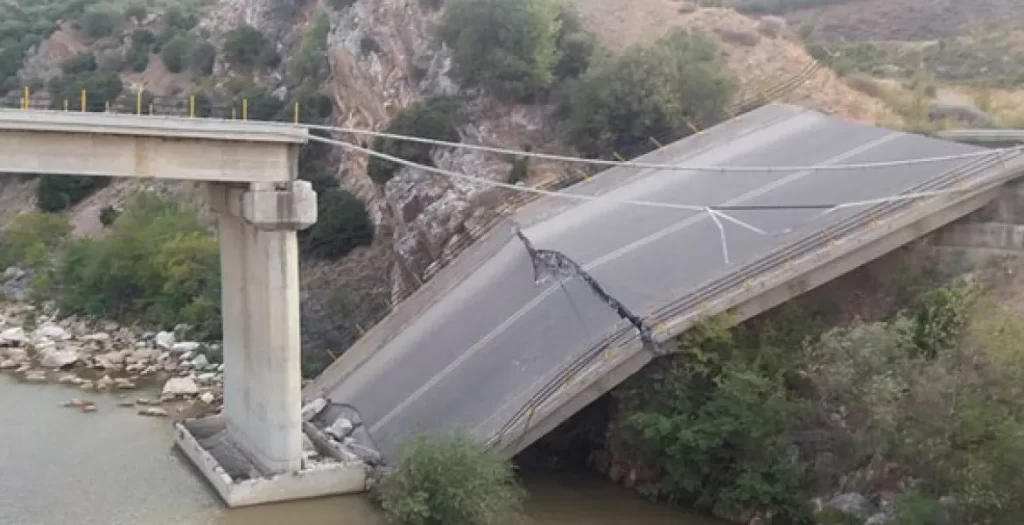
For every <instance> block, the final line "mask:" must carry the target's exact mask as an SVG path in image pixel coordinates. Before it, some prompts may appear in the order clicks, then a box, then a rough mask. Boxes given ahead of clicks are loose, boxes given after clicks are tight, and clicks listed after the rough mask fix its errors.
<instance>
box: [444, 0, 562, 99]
mask: <svg viewBox="0 0 1024 525" xmlns="http://www.w3.org/2000/svg"><path fill="white" fill-rule="evenodd" d="M558 17H559V9H558V6H557V5H556V4H555V3H554V2H553V1H552V0H455V1H453V2H452V3H450V4H449V5H448V6H447V7H446V8H445V12H444V16H443V18H442V20H441V26H440V34H441V38H442V39H443V40H444V41H445V42H446V43H447V44H448V45H449V46H450V47H451V48H452V53H453V58H454V61H455V66H456V69H455V72H456V75H457V76H458V77H459V79H460V80H461V81H462V82H463V83H464V84H466V85H478V86H483V87H485V88H487V89H489V90H491V91H493V92H494V93H495V94H497V95H498V96H501V97H504V98H508V99H516V100H518V99H527V98H530V97H533V96H535V95H538V94H540V93H541V92H542V91H544V90H545V89H547V88H548V87H550V86H551V84H552V83H553V81H554V78H555V77H554V68H555V64H556V63H557V61H558V56H557V45H556V44H557V38H558V34H559V22H558Z"/></svg>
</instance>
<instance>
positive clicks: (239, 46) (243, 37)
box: [224, 25, 280, 68]
mask: <svg viewBox="0 0 1024 525" xmlns="http://www.w3.org/2000/svg"><path fill="white" fill-rule="evenodd" d="M224 56H225V57H226V58H227V60H228V62H229V63H231V64H232V65H234V66H239V67H245V68H255V67H273V66H275V65H277V62H278V61H279V60H280V57H279V56H278V54H277V52H276V51H274V47H273V45H271V43H270V41H269V40H267V38H266V37H265V36H263V33H260V32H259V30H257V29H256V28H255V27H252V26H249V25H243V26H240V27H237V28H235V29H232V30H231V31H229V32H228V34H227V35H226V36H225V37H224Z"/></svg>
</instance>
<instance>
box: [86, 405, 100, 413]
mask: <svg viewBox="0 0 1024 525" xmlns="http://www.w3.org/2000/svg"><path fill="white" fill-rule="evenodd" d="M97 410H98V409H97V408H96V405H85V406H84V407H82V412H85V413H87V414H88V413H90V412H95V411H97Z"/></svg>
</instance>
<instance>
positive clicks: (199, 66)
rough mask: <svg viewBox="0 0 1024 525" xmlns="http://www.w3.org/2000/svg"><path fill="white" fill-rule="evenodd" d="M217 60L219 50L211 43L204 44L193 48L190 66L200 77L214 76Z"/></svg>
mask: <svg viewBox="0 0 1024 525" xmlns="http://www.w3.org/2000/svg"><path fill="white" fill-rule="evenodd" d="M216 60H217V48H216V47H214V46H213V44H211V43H209V42H202V43H200V44H199V45H197V46H195V47H194V48H192V55H191V56H190V57H189V65H190V66H191V67H192V70H193V71H195V72H196V73H199V74H200V75H212V74H213V65H214V63H215V62H216Z"/></svg>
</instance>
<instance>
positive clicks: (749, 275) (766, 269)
mask: <svg viewBox="0 0 1024 525" xmlns="http://www.w3.org/2000/svg"><path fill="white" fill-rule="evenodd" d="M1021 154H1022V153H1021V152H1020V151H1019V150H1018V151H1014V152H1012V153H1010V154H1005V153H1002V152H999V153H993V155H992V156H985V157H979V158H978V160H975V161H972V162H971V163H970V164H968V165H966V166H959V167H957V168H955V169H953V170H950V171H948V172H946V173H943V174H941V175H939V176H937V177H934V178H932V179H929V180H928V181H925V182H922V183H920V184H918V185H916V186H914V187H912V188H909V189H907V190H905V191H904V193H905V194H911V193H919V192H926V191H936V190H941V189H950V188H951V187H952V186H955V185H957V184H960V183H961V182H963V180H964V179H969V178H971V177H973V176H975V175H978V174H980V173H982V172H984V171H986V170H988V169H990V168H993V167H995V166H996V165H998V164H1001V163H1002V164H1005V161H1006V160H1007V159H1006V155H1010V158H1015V157H1018V156H1020V155H1021ZM993 157H998V158H993ZM943 198H945V197H943V196H938V197H932V198H930V199H928V200H941V199H943ZM913 202H914V201H895V202H887V203H882V204H877V205H874V206H872V207H869V208H868V209H866V210H862V211H861V212H858V213H857V214H854V215H853V216H850V217H847V218H844V219H841V220H839V221H837V222H834V223H831V224H828V225H826V226H824V227H823V228H821V229H819V230H817V231H815V232H814V233H811V234H809V235H806V236H804V237H802V238H801V239H799V240H797V241H794V242H792V243H789V244H787V245H786V246H783V247H781V248H779V249H777V250H775V251H773V252H772V253H770V254H769V255H767V256H766V257H763V258H761V259H759V260H757V261H755V262H754V263H751V264H748V265H746V266H744V267H742V268H740V269H739V270H733V271H731V272H728V273H726V274H725V275H723V276H721V277H719V278H717V279H712V280H710V281H709V282H708V283H707V284H706V285H704V286H702V287H700V288H698V289H696V290H694V291H693V292H692V293H690V294H687V295H686V296H684V297H682V298H680V299H679V300H677V301H674V302H673V303H671V304H669V305H666V306H664V307H662V308H660V309H658V310H656V311H655V312H654V313H653V314H652V315H651V320H652V321H653V322H652V324H654V325H659V324H660V323H661V322H663V321H667V320H669V319H673V318H676V317H678V316H680V315H682V314H684V313H686V312H687V311H691V312H692V311H695V310H697V309H698V307H700V306H701V305H702V304H703V303H706V302H707V301H709V300H710V299H713V298H714V297H716V296H720V295H725V294H726V293H727V292H729V291H732V290H739V291H740V292H742V291H744V290H745V289H749V286H751V281H752V279H754V278H756V277H759V276H764V275H766V274H769V273H770V272H771V271H772V270H777V269H779V268H783V269H784V268H785V267H786V266H787V264H789V263H793V264H795V263H796V260H797V259H798V258H800V257H804V256H807V255H808V254H811V253H812V252H814V251H815V250H817V249H818V248H820V247H822V246H825V245H828V244H830V243H831V242H833V241H835V240H836V239H840V238H842V237H845V236H847V235H851V234H852V233H854V232H856V231H857V230H859V229H862V228H864V227H865V226H870V225H871V224H872V223H873V222H875V221H877V220H880V219H882V218H883V217H891V216H893V215H896V214H898V213H899V212H901V211H905V210H906V209H908V208H912V207H913V206H914V205H915V204H913ZM916 202H920V201H916ZM637 337H638V334H636V333H635V330H632V329H631V328H623V329H620V330H618V331H616V332H614V333H612V334H610V335H608V336H607V337H605V338H604V339H602V340H601V341H600V342H598V343H597V344H595V345H593V346H592V347H591V348H590V349H588V351H586V352H585V353H584V354H582V355H580V356H579V357H578V358H576V359H575V360H574V361H572V362H571V363H570V364H568V365H567V366H566V367H565V368H563V369H562V371H561V372H559V373H558V374H556V375H555V376H554V377H553V378H552V379H551V380H550V381H549V382H548V383H546V384H545V385H544V386H543V387H542V388H541V389H540V390H538V391H537V392H536V393H535V394H534V395H533V396H532V397H531V398H530V400H528V401H527V402H526V403H525V404H524V405H523V407H522V408H521V409H520V410H519V411H518V412H516V413H515V414H514V415H513V416H512V417H511V418H510V419H509V420H508V421H507V422H506V423H505V424H504V425H503V426H502V427H501V428H500V429H499V430H498V431H497V432H495V434H493V435H492V437H491V438H490V439H489V441H488V443H489V444H491V445H495V444H498V443H502V442H505V441H506V438H507V437H508V436H507V434H508V432H510V431H511V430H512V429H514V428H515V427H516V426H517V425H519V424H520V423H524V421H525V424H524V426H523V429H522V434H525V433H526V431H527V430H528V429H529V428H530V427H529V425H530V422H531V420H532V419H533V417H534V415H535V413H536V411H537V409H538V408H540V407H541V406H542V405H543V404H544V403H546V402H547V401H549V400H550V399H551V398H553V397H554V395H555V394H557V393H558V392H559V391H560V390H561V389H562V388H563V387H564V386H566V385H568V384H570V383H571V381H572V379H573V378H575V377H578V376H579V375H580V374H581V373H582V372H583V371H584V370H586V369H587V368H589V367H590V366H591V365H594V364H595V363H597V362H598V358H599V357H604V358H605V359H603V360H602V361H604V360H608V355H609V353H608V352H607V350H608V349H610V348H612V347H615V346H624V345H626V344H628V343H631V342H632V341H633V340H635V339H636V338H637Z"/></svg>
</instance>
